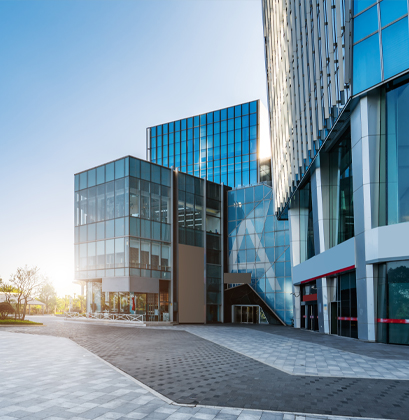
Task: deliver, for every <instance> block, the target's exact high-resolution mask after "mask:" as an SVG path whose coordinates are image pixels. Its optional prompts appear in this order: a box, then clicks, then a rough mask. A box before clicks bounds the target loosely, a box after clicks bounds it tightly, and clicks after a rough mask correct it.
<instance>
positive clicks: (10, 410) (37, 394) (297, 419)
mask: <svg viewBox="0 0 409 420" xmlns="http://www.w3.org/2000/svg"><path fill="white" fill-rule="evenodd" d="M0 360H1V364H0V383H1V384H2V386H1V388H0V420H15V419H33V420H37V419H38V420H40V419H47V420H62V419H71V420H83V419H100V420H103V419H104V420H105V419H153V420H154V419H156V420H164V419H168V420H187V419H203V420H212V419H225V420H236V419H238V420H315V419H328V420H329V419H339V420H341V417H328V416H317V415H308V416H306V415H302V414H296V413H274V412H267V411H255V410H243V409H235V408H223V407H204V406H197V407H189V406H183V405H175V404H173V403H172V402H171V401H170V400H168V399H167V398H164V397H162V396H160V395H158V394H157V393H156V392H154V391H152V390H150V389H149V388H147V387H146V386H144V385H143V384H141V383H139V382H137V381H136V380H134V379H132V378H130V377H129V376H128V375H126V374H124V373H123V372H120V371H119V370H118V369H115V368H114V367H112V366H110V365H109V364H107V363H106V362H104V361H102V360H101V359H99V358H97V357H96V356H95V355H93V354H91V353H90V352H88V351H86V350H85V349H83V348H81V347H80V346H78V345H77V344H75V343H74V342H72V341H71V340H69V339H66V338H63V337H53V336H46V335H37V334H19V333H13V332H7V331H4V330H1V331H0ZM344 419H346V418H345V417H344Z"/></svg>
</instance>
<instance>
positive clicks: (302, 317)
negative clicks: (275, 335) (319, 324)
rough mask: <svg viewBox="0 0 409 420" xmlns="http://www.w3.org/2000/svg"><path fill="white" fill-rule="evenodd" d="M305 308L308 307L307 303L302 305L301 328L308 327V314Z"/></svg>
mask: <svg viewBox="0 0 409 420" xmlns="http://www.w3.org/2000/svg"><path fill="white" fill-rule="evenodd" d="M305 308H306V306H305V305H302V306H301V328H306V324H307V323H306V322H305V321H306V318H307V316H306V315H305Z"/></svg>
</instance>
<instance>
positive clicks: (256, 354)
mask: <svg viewBox="0 0 409 420" xmlns="http://www.w3.org/2000/svg"><path fill="white" fill-rule="evenodd" d="M178 328H179V329H183V330H185V331H188V332H189V333H191V334H195V335H197V336H199V337H201V338H204V339H206V340H209V341H211V342H213V343H216V344H218V345H220V346H223V347H226V348H228V349H230V350H233V351H235V352H237V353H240V354H243V355H245V356H247V357H251V358H252V359H254V360H257V361H259V362H261V363H264V364H266V365H268V366H271V367H274V368H276V369H280V370H282V371H283V372H286V373H289V374H291V375H308V376H327V377H341V378H371V379H399V380H409V358H405V359H404V354H402V360H393V359H392V360H391V359H387V358H382V357H380V356H379V355H378V354H377V350H376V346H381V347H382V346H383V345H377V344H369V343H362V342H361V343H359V342H358V343H356V344H358V345H359V344H360V345H361V346H360V347H361V348H362V349H364V348H365V346H366V345H368V344H369V345H368V346H367V349H368V350H367V351H368V353H369V354H371V352H372V349H373V348H375V350H374V351H375V354H377V356H376V357H370V356H365V355H362V354H356V353H352V352H349V351H347V350H340V349H337V348H334V347H329V346H325V345H321V344H315V343H311V342H308V341H306V340H299V339H296V338H290V337H286V336H281V335H278V334H274V333H266V332H265V331H262V330H257V329H251V328H243V327H242V328H239V327H233V326H230V327H229V326H210V325H206V326H199V325H197V326H183V325H181V326H178ZM282 328H283V327H281V329H282ZM281 329H277V331H281ZM270 331H271V329H270ZM272 331H274V330H272ZM304 334H308V333H304ZM310 335H311V336H313V335H314V334H313V333H311V334H310ZM334 339H336V338H335V337H334ZM338 339H340V338H339V337H338ZM341 340H342V338H341ZM343 340H344V341H345V342H346V346H345V347H347V344H348V343H351V344H353V343H352V342H351V341H352V340H348V339H343ZM354 344H355V343H354ZM394 347H395V346H389V348H390V352H393V350H394ZM382 348H383V347H382ZM361 353H363V352H361ZM408 387H409V384H408ZM408 418H409V414H408Z"/></svg>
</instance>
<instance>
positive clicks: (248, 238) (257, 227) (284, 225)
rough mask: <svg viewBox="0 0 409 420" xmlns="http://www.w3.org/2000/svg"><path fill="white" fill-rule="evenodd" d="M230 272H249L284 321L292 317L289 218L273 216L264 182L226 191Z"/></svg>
mask: <svg viewBox="0 0 409 420" xmlns="http://www.w3.org/2000/svg"><path fill="white" fill-rule="evenodd" d="M228 234H229V237H228V249H229V271H230V272H231V273H251V286H252V287H253V289H254V290H255V291H256V292H257V293H258V294H259V295H260V297H261V298H262V299H263V300H264V301H265V302H266V303H267V304H268V305H269V306H270V307H271V308H272V309H273V310H274V311H275V312H276V313H277V315H278V316H279V317H280V318H281V319H282V320H283V321H284V322H285V323H286V324H287V325H291V319H292V318H293V300H292V295H291V292H292V281H291V262H290V242H289V241H290V239H289V231H288V221H279V220H277V219H276V217H275V216H274V200H273V196H272V189H271V187H268V186H266V185H258V186H254V187H247V188H240V189H236V190H234V191H229V192H228Z"/></svg>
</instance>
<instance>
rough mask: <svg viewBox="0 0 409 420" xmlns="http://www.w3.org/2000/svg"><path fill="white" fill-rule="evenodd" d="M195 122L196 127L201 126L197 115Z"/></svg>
mask: <svg viewBox="0 0 409 420" xmlns="http://www.w3.org/2000/svg"><path fill="white" fill-rule="evenodd" d="M194 122H195V127H198V126H199V116H198V115H196V117H195V121H194Z"/></svg>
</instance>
